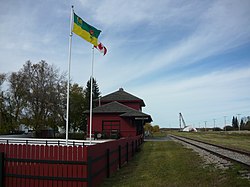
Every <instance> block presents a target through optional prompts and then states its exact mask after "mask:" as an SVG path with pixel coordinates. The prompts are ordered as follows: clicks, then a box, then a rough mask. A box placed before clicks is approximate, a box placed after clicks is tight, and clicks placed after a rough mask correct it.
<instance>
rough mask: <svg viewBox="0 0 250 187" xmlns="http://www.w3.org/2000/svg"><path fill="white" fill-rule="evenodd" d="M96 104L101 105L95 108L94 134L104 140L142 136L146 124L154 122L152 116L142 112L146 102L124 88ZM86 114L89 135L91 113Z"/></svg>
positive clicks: (104, 97)
mask: <svg viewBox="0 0 250 187" xmlns="http://www.w3.org/2000/svg"><path fill="white" fill-rule="evenodd" d="M95 102H98V103H99V105H98V106H97V107H95V108H93V118H92V134H95V135H98V136H100V135H102V138H118V137H128V136H136V135H141V134H143V133H144V130H143V126H144V124H145V123H149V122H151V121H152V118H151V116H150V115H148V114H145V113H143V112H142V107H144V106H145V103H144V101H143V100H142V99H140V98H138V97H136V96H134V95H132V94H130V93H127V92H125V91H124V90H123V89H122V88H120V89H119V90H118V91H116V92H113V93H111V94H108V95H106V96H103V97H102V98H100V99H99V100H96V101H95ZM86 114H87V119H88V133H89V111H86Z"/></svg>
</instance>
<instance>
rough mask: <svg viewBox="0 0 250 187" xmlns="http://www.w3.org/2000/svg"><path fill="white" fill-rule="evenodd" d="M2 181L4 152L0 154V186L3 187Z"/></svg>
mask: <svg viewBox="0 0 250 187" xmlns="http://www.w3.org/2000/svg"><path fill="white" fill-rule="evenodd" d="M3 181H4V152H1V153H0V186H3Z"/></svg>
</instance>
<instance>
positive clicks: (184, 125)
mask: <svg viewBox="0 0 250 187" xmlns="http://www.w3.org/2000/svg"><path fill="white" fill-rule="evenodd" d="M179 122H180V131H181V129H182V128H181V122H182V123H183V129H184V128H186V127H187V126H186V123H185V121H184V118H183V116H182V114H181V113H179Z"/></svg>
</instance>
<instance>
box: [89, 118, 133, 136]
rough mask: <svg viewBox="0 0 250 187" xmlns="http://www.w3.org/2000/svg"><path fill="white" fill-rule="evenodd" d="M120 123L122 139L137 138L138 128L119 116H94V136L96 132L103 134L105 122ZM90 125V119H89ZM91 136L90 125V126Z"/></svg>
mask: <svg viewBox="0 0 250 187" xmlns="http://www.w3.org/2000/svg"><path fill="white" fill-rule="evenodd" d="M104 120H105V121H114V120H118V121H120V135H121V137H130V136H136V127H135V126H134V125H133V124H132V123H131V121H130V120H129V119H126V118H121V117H120V116H119V115H117V114H93V121H92V122H93V123H92V134H93V133H95V132H102V130H103V129H102V122H103V121H104ZM88 124H89V118H88ZM88 134H89V125H88Z"/></svg>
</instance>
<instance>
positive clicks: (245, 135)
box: [167, 131, 250, 152]
mask: <svg viewBox="0 0 250 187" xmlns="http://www.w3.org/2000/svg"><path fill="white" fill-rule="evenodd" d="M167 133H168V134H175V135H180V136H185V137H190V138H195V139H199V140H204V141H207V142H209V143H214V144H219V145H224V146H227V147H231V148H236V149H241V150H245V151H248V152H250V133H249V132H244V131H242V132H240V133H239V132H230V131H228V132H177V131H168V132H167Z"/></svg>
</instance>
